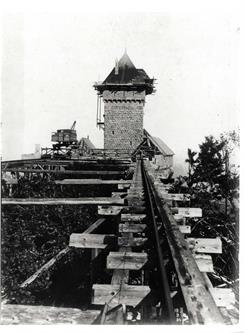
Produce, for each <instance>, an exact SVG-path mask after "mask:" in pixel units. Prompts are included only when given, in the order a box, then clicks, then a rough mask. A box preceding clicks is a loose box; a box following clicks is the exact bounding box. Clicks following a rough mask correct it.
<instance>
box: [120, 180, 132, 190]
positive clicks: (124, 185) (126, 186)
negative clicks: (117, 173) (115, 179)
mask: <svg viewBox="0 0 244 333" xmlns="http://www.w3.org/2000/svg"><path fill="white" fill-rule="evenodd" d="M130 184H131V182H130V183H127V184H126V183H118V190H124V189H127V188H130Z"/></svg>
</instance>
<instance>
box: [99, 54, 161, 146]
mask: <svg viewBox="0 0 244 333" xmlns="http://www.w3.org/2000/svg"><path fill="white" fill-rule="evenodd" d="M153 82H154V79H150V78H149V77H148V75H147V74H146V72H145V71H144V70H143V69H138V68H136V67H135V66H134V64H133V63H132V61H131V60H130V58H129V56H128V55H127V53H126V52H125V53H124V55H123V56H122V58H121V59H120V60H119V61H118V62H116V64H115V67H114V68H113V70H112V71H111V73H110V74H109V75H108V77H107V78H106V79H105V80H104V81H103V82H102V83H96V84H95V85H94V87H95V89H96V90H97V92H98V117H97V119H98V122H97V123H98V124H99V125H100V126H102V127H103V128H104V149H127V150H129V151H131V152H132V151H134V150H135V149H136V147H137V146H138V145H139V144H140V143H141V142H142V140H143V112H144V104H145V97H146V95H148V94H151V93H152V92H153V91H154V86H153ZM101 99H102V100H103V102H104V115H103V117H104V121H101ZM99 112H100V114H99Z"/></svg>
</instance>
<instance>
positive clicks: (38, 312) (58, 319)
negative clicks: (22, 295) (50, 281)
mask: <svg viewBox="0 0 244 333" xmlns="http://www.w3.org/2000/svg"><path fill="white" fill-rule="evenodd" d="M99 314H100V311H99V310H86V311H82V310H80V309H76V308H64V307H53V306H40V305H35V306H33V305H19V304H5V305H2V307H1V321H0V324H2V325H9V324H10V325H11V324H12V325H13V324H39V325H50V324H83V325H84V324H92V323H93V322H94V321H95V319H96V318H97V317H98V316H99Z"/></svg>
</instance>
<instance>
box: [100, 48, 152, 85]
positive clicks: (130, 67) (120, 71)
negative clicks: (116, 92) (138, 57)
mask: <svg viewBox="0 0 244 333" xmlns="http://www.w3.org/2000/svg"><path fill="white" fill-rule="evenodd" d="M147 79H149V77H148V76H147V74H146V72H145V71H144V70H143V69H137V68H136V67H135V65H134V64H133V62H132V61H131V59H130V57H129V56H128V54H127V52H126V51H125V53H124V54H123V56H122V57H121V59H120V60H119V62H118V63H117V64H116V65H115V67H114V68H113V70H112V71H111V73H110V74H109V75H108V77H107V78H106V79H105V80H104V82H103V84H128V83H133V82H132V81H135V80H136V81H138V82H145V80H147Z"/></svg>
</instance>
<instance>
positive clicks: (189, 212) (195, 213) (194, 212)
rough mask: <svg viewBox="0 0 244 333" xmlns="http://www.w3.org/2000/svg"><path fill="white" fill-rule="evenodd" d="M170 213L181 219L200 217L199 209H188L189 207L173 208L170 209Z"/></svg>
mask: <svg viewBox="0 0 244 333" xmlns="http://www.w3.org/2000/svg"><path fill="white" fill-rule="evenodd" d="M171 211H172V213H176V214H179V215H181V216H183V217H202V209H201V208H190V207H184V208H183V207H174V208H171Z"/></svg>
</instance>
